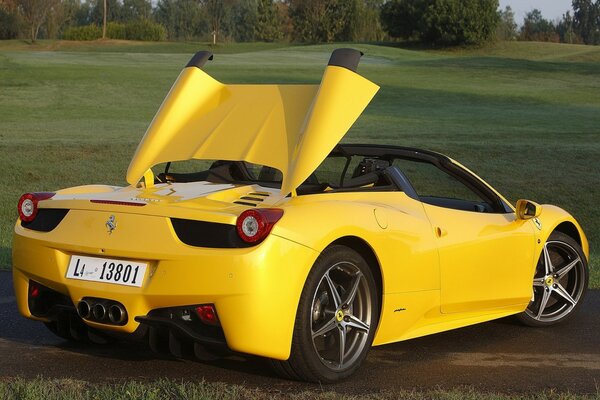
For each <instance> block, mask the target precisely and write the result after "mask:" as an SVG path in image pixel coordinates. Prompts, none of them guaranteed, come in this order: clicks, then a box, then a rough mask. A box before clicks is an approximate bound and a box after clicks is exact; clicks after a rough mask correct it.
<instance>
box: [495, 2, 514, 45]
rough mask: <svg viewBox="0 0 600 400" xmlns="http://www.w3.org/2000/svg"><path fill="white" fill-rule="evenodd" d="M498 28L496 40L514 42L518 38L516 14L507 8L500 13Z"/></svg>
mask: <svg viewBox="0 0 600 400" xmlns="http://www.w3.org/2000/svg"><path fill="white" fill-rule="evenodd" d="M498 17H499V20H498V27H497V28H496V38H497V39H500V40H513V39H515V38H516V37H517V23H516V22H515V13H514V11H513V10H512V8H510V6H506V7H505V8H504V10H500V11H498Z"/></svg>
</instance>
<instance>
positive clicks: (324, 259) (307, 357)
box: [271, 245, 379, 383]
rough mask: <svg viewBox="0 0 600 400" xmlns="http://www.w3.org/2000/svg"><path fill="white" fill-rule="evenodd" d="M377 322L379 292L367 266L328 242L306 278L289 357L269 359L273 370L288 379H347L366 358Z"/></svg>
mask: <svg viewBox="0 0 600 400" xmlns="http://www.w3.org/2000/svg"><path fill="white" fill-rule="evenodd" d="M378 321H379V294H378V293H377V286H376V284H375V280H374V278H373V273H372V272H371V269H370V268H369V265H368V264H367V262H366V261H365V259H364V258H363V257H362V256H361V255H360V254H358V253H357V252H356V251H354V250H352V249H350V248H348V247H345V246H340V245H334V246H331V247H329V248H327V249H326V250H325V251H323V253H322V254H321V255H320V256H319V258H318V259H317V261H316V262H315V265H314V266H313V268H312V270H311V271H310V273H309V275H308V278H307V279H306V283H305V285H304V289H303V291H302V295H301V296H300V302H299V305H298V311H297V313H296V321H295V325H294V335H293V339H292V349H291V354H290V358H289V359H288V360H287V361H278V360H271V363H272V365H273V368H274V370H275V372H277V373H278V374H279V375H281V376H283V377H285V378H288V379H294V380H303V381H310V382H322V383H332V382H336V381H339V380H341V379H344V378H347V377H349V376H350V375H352V374H353V373H354V372H355V371H356V370H357V369H358V368H359V367H360V365H361V363H362V362H363V361H364V359H365V358H366V356H367V353H368V351H369V348H370V347H371V344H372V343H373V337H374V335H375V330H376V328H377V323H378Z"/></svg>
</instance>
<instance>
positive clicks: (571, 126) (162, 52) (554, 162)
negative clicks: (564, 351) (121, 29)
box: [0, 41, 600, 287]
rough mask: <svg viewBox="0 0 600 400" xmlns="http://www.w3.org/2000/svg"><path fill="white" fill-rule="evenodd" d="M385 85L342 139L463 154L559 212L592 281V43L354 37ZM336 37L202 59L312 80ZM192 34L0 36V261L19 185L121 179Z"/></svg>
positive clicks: (595, 80)
mask: <svg viewBox="0 0 600 400" xmlns="http://www.w3.org/2000/svg"><path fill="white" fill-rule="evenodd" d="M353 46H354V47H357V48H359V49H361V50H362V51H364V52H365V53H366V56H365V57H364V59H363V61H362V62H361V66H360V72H361V73H362V74H364V75H365V76H367V77H368V78H370V79H371V80H373V81H375V82H376V83H378V84H380V85H381V86H382V89H381V91H380V92H379V94H378V95H377V96H376V98H375V99H374V100H373V102H372V104H371V105H370V106H369V108H368V109H367V110H366V112H365V113H364V115H363V116H362V117H361V118H360V119H359V121H358V122H357V123H356V124H355V126H354V127H353V128H352V129H351V131H350V132H349V134H348V135H347V136H346V138H345V139H344V140H345V141H346V142H372V143H387V144H394V145H407V146H418V147H422V148H428V149H432V150H436V151H439V152H442V153H445V154H448V155H450V156H452V157H453V158H456V159H458V160H460V161H461V162H462V163H463V164H465V165H467V166H468V167H469V168H471V169H472V170H474V171H475V172H477V173H478V174H480V175H481V176H482V177H484V178H485V179H486V180H488V182H490V183H491V184H492V185H494V186H495V187H496V188H497V189H498V190H499V191H500V192H502V193H504V194H505V195H506V196H507V197H508V198H509V199H511V200H512V201H515V200H517V199H519V198H529V199H532V200H535V201H538V202H541V203H552V204H556V205H559V206H561V207H563V208H565V209H567V210H569V211H570V212H571V213H573V215H574V216H575V217H576V218H577V219H578V220H579V221H580V222H581V224H582V225H583V227H584V229H585V231H586V233H587V235H588V238H589V240H590V243H591V246H592V252H593V257H592V262H591V264H592V279H591V283H592V286H594V287H600V254H599V253H598V252H597V251H596V248H597V246H598V244H600V207H598V206H597V202H598V200H599V199H600V173H599V172H598V170H599V161H598V159H599V156H600V97H599V96H598V93H600V48H598V47H597V46H576V45H557V44H541V43H508V42H507V43H499V44H496V45H493V46H490V47H486V48H479V49H454V50H451V51H448V50H446V51H413V50H406V49H401V48H397V47H391V46H374V45H353ZM334 47H339V46H333V45H323V46H284V45H281V44H235V45H219V46H217V47H216V48H214V49H213V50H214V52H215V53H216V56H215V60H214V61H213V62H211V63H209V64H208V65H207V67H206V69H207V70H208V72H209V73H211V74H212V75H213V76H215V77H216V78H217V79H219V80H222V81H224V82H312V83H317V82H318V81H319V80H320V77H321V74H322V70H323V66H324V65H325V64H326V62H327V59H328V55H329V53H330V51H331V50H332V49H333V48H334ZM202 48H207V45H206V44H201V43H149V44H148V43H139V42H115V41H106V42H102V41H99V42H91V43H89V42H88V43H77V42H56V41H47V42H45V41H42V42H40V43H39V44H36V45H33V46H32V45H28V44H27V43H24V42H22V41H8V42H0V171H2V176H3V178H4V190H2V191H1V192H0V266H1V267H4V268H6V267H9V266H10V240H11V230H12V224H13V222H14V220H15V218H16V206H15V205H16V202H17V199H18V197H19V195H20V194H21V193H23V192H26V191H41V190H53V189H57V188H61V187H67V186H72V185H79V184H87V183H111V184H124V177H125V171H126V169H127V165H128V163H129V160H130V158H131V156H132V154H133V151H134V150H135V146H136V145H137V143H138V142H139V140H140V138H141V137H142V135H143V133H144V131H145V128H146V127H147V125H148V123H149V122H150V120H151V119H152V116H153V115H154V113H155V111H156V110H157V108H158V106H159V105H160V102H161V101H162V99H163V97H164V96H165V94H166V92H167V91H168V89H169V87H170V85H171V84H172V83H173V81H174V79H175V78H176V76H177V74H178V73H179V71H180V69H181V67H182V66H183V65H185V63H186V62H187V60H188V59H189V57H190V56H191V54H192V53H193V52H194V51H196V50H198V49H202Z"/></svg>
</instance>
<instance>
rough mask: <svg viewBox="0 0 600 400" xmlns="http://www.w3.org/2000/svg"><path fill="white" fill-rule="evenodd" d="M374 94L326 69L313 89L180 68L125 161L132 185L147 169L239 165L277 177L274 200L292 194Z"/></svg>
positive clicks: (340, 70) (368, 85)
mask: <svg viewBox="0 0 600 400" xmlns="http://www.w3.org/2000/svg"><path fill="white" fill-rule="evenodd" d="M378 90H379V86H377V85H375V84H374V83H372V82H371V81H369V80H367V79H365V78H363V77H362V76H360V75H358V74H357V73H355V72H353V71H350V70H349V69H347V68H344V67H339V66H333V65H330V66H327V67H326V69H325V73H324V74H323V79H322V81H321V84H320V85H319V86H317V85H225V84H222V83H220V82H218V81H216V80H215V79H213V78H211V77H210V76H209V75H208V74H206V73H205V72H204V71H202V70H201V69H199V68H197V67H195V66H188V67H186V68H184V70H183V71H182V72H181V74H180V75H179V77H178V78H177V80H176V82H175V83H174V84H173V87H172V88H171V90H170V92H169V94H168V95H167V97H166V98H165V100H164V102H163V103H162V105H161V107H160V109H159V110H158V112H157V113H156V115H155V117H154V119H153V121H152V123H151V124H150V126H149V127H148V130H147V131H146V134H145V135H144V138H143V139H142V141H141V142H140V144H139V146H138V149H137V151H136V153H135V155H134V157H133V159H132V160H131V163H130V165H129V169H128V171H127V181H128V182H129V183H130V184H132V185H134V184H136V183H137V182H138V180H139V179H140V178H142V176H143V175H144V173H145V172H146V170H148V169H149V168H151V167H152V166H154V165H156V164H159V163H162V162H170V161H177V160H190V159H208V160H210V159H215V160H232V161H233V160H244V161H247V162H251V163H255V164H260V165H268V166H270V167H273V168H276V169H278V170H279V171H281V172H282V174H283V183H282V185H281V193H283V194H284V195H285V194H288V193H290V192H292V191H293V190H294V189H296V187H298V186H299V185H300V184H301V183H302V182H303V181H304V180H305V179H306V178H307V177H308V176H309V175H310V174H311V173H312V172H313V171H314V170H315V169H316V168H317V166H318V165H319V164H320V163H321V161H323V160H324V159H325V157H326V156H327V154H329V152H330V151H331V149H332V148H333V147H334V146H335V145H336V144H337V143H338V142H339V141H340V139H341V138H342V137H343V136H344V135H345V134H346V132H347V131H348V129H350V127H351V126H352V124H353V123H354V121H355V120H356V119H357V118H358V116H359V115H360V114H361V113H362V112H363V110H364V109H365V107H366V106H367V105H368V104H369V102H370V101H371V99H372V98H373V96H374V95H375V93H377V91H378Z"/></svg>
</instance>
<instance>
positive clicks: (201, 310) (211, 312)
mask: <svg viewBox="0 0 600 400" xmlns="http://www.w3.org/2000/svg"><path fill="white" fill-rule="evenodd" d="M196 314H198V318H200V321H202V322H204V323H205V324H207V325H219V318H218V317H217V310H215V306H214V304H202V305H199V306H196Z"/></svg>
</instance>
